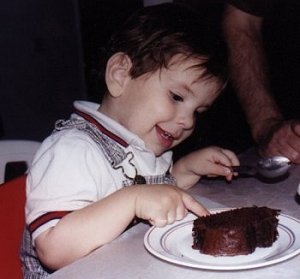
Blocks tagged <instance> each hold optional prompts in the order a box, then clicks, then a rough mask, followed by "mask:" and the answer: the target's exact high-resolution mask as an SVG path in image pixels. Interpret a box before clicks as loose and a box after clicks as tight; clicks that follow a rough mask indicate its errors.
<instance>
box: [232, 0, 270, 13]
mask: <svg viewBox="0 0 300 279" xmlns="http://www.w3.org/2000/svg"><path fill="white" fill-rule="evenodd" d="M273 1H274V0H227V3H229V4H230V5H232V6H235V7H236V8H238V9H240V10H242V11H244V12H246V13H249V14H252V15H255V16H261V17H264V16H265V15H266V14H267V13H268V11H269V10H270V9H271V7H272V2H273Z"/></svg>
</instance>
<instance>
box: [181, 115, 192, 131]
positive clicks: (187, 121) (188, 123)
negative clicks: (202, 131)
mask: <svg viewBox="0 0 300 279" xmlns="http://www.w3.org/2000/svg"><path fill="white" fill-rule="evenodd" d="M178 124H179V125H180V126H181V127H182V128H183V129H185V130H190V129H193V128H194V125H195V117H194V114H182V115H180V116H178Z"/></svg>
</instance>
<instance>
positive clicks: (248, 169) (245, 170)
mask: <svg viewBox="0 0 300 279" xmlns="http://www.w3.org/2000/svg"><path fill="white" fill-rule="evenodd" d="M230 168H231V170H232V172H237V173H239V175H249V176H253V175H256V173H257V169H256V168H255V167H253V166H248V165H241V166H232V167H230Z"/></svg>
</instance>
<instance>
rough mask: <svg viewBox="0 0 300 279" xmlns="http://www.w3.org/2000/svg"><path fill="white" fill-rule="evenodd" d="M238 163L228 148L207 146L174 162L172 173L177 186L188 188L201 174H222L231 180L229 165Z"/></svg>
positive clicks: (231, 173)
mask: <svg viewBox="0 0 300 279" xmlns="http://www.w3.org/2000/svg"><path fill="white" fill-rule="evenodd" d="M239 164H240V162H239V159H238V158H237V156H236V155H235V154H234V153H233V152H232V151H230V150H228V149H223V148H220V147H216V146H213V147H207V148H203V149H200V150H198V151H195V152H192V153H190V154H188V155H187V156H185V157H183V158H182V159H180V160H179V161H178V162H176V163H175V164H174V167H173V170H172V174H173V175H174V176H175V178H176V179H177V183H178V186H179V187H181V188H185V189H187V188H189V187H191V186H193V185H194V184H195V183H197V181H198V180H199V178H200V177H201V176H203V175H207V176H211V177H213V176H224V177H225V178H226V180H228V181H231V180H232V177H233V176H234V175H237V174H235V173H233V172H232V171H231V168H230V167H231V166H238V165H239Z"/></svg>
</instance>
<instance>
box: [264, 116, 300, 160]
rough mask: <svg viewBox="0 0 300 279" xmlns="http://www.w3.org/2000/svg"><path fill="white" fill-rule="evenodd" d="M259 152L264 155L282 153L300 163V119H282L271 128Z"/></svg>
mask: <svg viewBox="0 0 300 279" xmlns="http://www.w3.org/2000/svg"><path fill="white" fill-rule="evenodd" d="M259 152H260V154H261V155H262V156H274V155H282V156H285V157H287V158H289V159H290V160H291V162H293V163H296V164H300V120H290V121H282V122H280V123H279V124H277V125H276V126H275V127H273V128H271V129H270V130H269V131H268V134H267V136H266V137H265V140H263V141H262V143H261V144H260V146H259Z"/></svg>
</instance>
